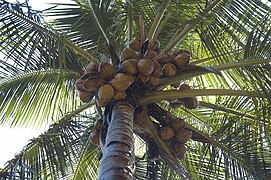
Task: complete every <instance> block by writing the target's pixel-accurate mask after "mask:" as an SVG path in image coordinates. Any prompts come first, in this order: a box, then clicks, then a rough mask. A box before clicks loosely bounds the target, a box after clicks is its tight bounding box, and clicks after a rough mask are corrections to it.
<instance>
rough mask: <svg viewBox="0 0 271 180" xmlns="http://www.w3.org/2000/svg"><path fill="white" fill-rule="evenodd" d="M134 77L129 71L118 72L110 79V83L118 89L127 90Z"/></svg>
mask: <svg viewBox="0 0 271 180" xmlns="http://www.w3.org/2000/svg"><path fill="white" fill-rule="evenodd" d="M133 82H134V77H133V76H132V75H130V74H127V73H118V74H116V76H115V77H114V78H113V79H112V80H111V81H110V84H111V85H112V86H113V87H114V88H115V90H117V91H125V90H126V89H128V87H129V86H130V85H131V84H133Z"/></svg>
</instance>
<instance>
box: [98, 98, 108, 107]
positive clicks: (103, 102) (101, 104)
mask: <svg viewBox="0 0 271 180" xmlns="http://www.w3.org/2000/svg"><path fill="white" fill-rule="evenodd" d="M108 102H109V101H105V100H103V99H100V98H97V99H96V104H97V106H99V107H105V106H106V105H107V104H108Z"/></svg>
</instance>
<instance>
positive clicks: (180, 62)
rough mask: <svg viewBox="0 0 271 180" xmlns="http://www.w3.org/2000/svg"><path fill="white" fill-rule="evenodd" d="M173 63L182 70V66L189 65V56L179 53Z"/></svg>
mask: <svg viewBox="0 0 271 180" xmlns="http://www.w3.org/2000/svg"><path fill="white" fill-rule="evenodd" d="M173 62H174V64H175V65H176V66H177V67H178V68H183V67H184V66H187V65H189V63H190V55H189V54H186V53H181V54H179V55H177V56H176V57H175V58H174V60H173Z"/></svg>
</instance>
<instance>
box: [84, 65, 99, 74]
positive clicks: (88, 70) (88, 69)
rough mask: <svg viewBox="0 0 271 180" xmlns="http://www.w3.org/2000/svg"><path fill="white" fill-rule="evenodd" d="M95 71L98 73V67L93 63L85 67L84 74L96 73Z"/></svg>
mask: <svg viewBox="0 0 271 180" xmlns="http://www.w3.org/2000/svg"><path fill="white" fill-rule="evenodd" d="M97 71H98V65H97V64H95V63H89V64H88V65H87V66H86V69H85V74H88V73H93V72H97Z"/></svg>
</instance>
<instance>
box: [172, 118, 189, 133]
mask: <svg viewBox="0 0 271 180" xmlns="http://www.w3.org/2000/svg"><path fill="white" fill-rule="evenodd" d="M185 126H186V122H185V121H184V119H181V118H178V119H172V120H171V121H170V127H171V128H172V129H173V130H174V132H177V131H178V130H179V129H180V128H183V127H185Z"/></svg>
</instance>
